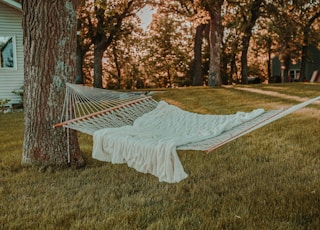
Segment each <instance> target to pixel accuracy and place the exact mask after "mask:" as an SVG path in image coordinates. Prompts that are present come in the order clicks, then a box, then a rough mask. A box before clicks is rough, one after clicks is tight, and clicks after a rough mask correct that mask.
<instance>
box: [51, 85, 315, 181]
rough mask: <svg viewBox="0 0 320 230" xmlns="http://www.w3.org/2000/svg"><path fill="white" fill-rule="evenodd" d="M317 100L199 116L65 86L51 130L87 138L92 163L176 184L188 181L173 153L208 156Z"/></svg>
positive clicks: (134, 97) (130, 96) (146, 99)
mask: <svg viewBox="0 0 320 230" xmlns="http://www.w3.org/2000/svg"><path fill="white" fill-rule="evenodd" d="M317 100H320V96H319V97H316V98H313V99H311V100H308V101H305V102H302V103H300V104H297V105H294V106H292V107H290V108H287V109H278V110H270V111H265V110H263V109H257V110H254V111H252V112H249V113H244V112H238V113H236V114H233V115H201V114H195V113H191V112H187V111H184V110H181V109H179V108H177V107H175V106H172V105H168V104H167V103H165V102H163V101H160V102H157V101H155V100H154V99H153V98H152V97H151V96H146V95H144V94H143V93H127V92H117V91H111V90H105V89H97V88H91V87H87V86H82V85H75V84H69V83H67V85H66V96H65V100H64V106H63V113H62V116H61V121H60V123H58V124H55V125H54V127H64V128H67V135H68V139H69V129H73V130H77V131H80V132H83V133H86V134H89V135H92V136H93V140H94V146H93V152H92V157H93V158H95V159H98V160H103V161H109V162H112V163H127V164H128V165H129V166H130V167H133V168H135V169H137V170H138V171H140V172H145V173H151V174H153V175H155V176H157V177H158V178H159V180H160V181H165V182H169V183H175V182H179V181H181V180H183V179H184V178H186V177H187V174H186V173H185V172H184V170H183V166H182V165H181V162H180V161H179V157H178V155H177V153H176V150H200V151H204V152H206V153H209V152H211V151H213V150H215V149H217V148H219V147H221V146H223V145H225V144H226V143H228V142H230V141H232V140H235V139H237V138H239V137H241V136H243V135H245V134H248V133H249V132H252V131H254V130H256V129H258V128H261V127H263V126H265V125H267V124H269V123H271V122H273V121H276V120H278V119H280V118H282V117H284V116H286V115H288V114H290V113H293V112H295V111H297V110H299V109H301V108H303V107H305V106H307V105H309V104H311V103H313V102H315V101H317ZM67 141H68V148H69V140H67ZM68 161H69V162H70V152H68Z"/></svg>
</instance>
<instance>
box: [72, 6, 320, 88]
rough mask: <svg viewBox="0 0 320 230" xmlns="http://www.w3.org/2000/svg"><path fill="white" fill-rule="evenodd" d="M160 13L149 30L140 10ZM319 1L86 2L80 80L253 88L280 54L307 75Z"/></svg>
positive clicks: (318, 34)
mask: <svg viewBox="0 0 320 230" xmlns="http://www.w3.org/2000/svg"><path fill="white" fill-rule="evenodd" d="M146 5H149V6H150V7H152V8H154V9H157V11H156V13H155V14H154V17H153V21H152V23H151V25H150V26H149V27H148V28H147V30H143V29H142V28H141V26H140V20H141V19H140V18H139V17H138V12H139V11H140V10H141V9H143V8H144V7H145V6H146ZM319 9H320V3H319V1H315V0H307V1H306V0H295V1H283V0H275V1H269V0H249V1H248V0H227V1H223V0H198V1H194V0H171V1H165V0H158V1H149V2H148V1H142V0H131V1H124V0H118V1H103V0H97V1H88V0H82V1H80V5H79V6H78V48H77V56H78V61H77V64H78V65H77V66H78V68H77V70H78V71H77V82H78V83H84V82H86V83H88V84H93V85H94V86H95V87H107V88H133V87H135V88H140V87H151V86H155V87H167V86H174V85H204V84H206V85H209V86H215V85H216V86H219V85H221V84H231V83H242V84H247V83H248V77H249V76H255V77H259V79H261V81H265V80H268V79H270V78H271V77H272V76H271V59H272V58H273V57H274V56H279V59H280V61H281V68H282V70H283V71H282V73H281V75H282V76H281V77H282V81H283V82H287V81H288V70H289V64H290V62H291V61H297V60H299V61H301V71H300V74H301V77H300V80H301V81H302V80H305V79H306V76H305V75H304V73H305V71H304V69H305V68H306V67H305V65H306V60H307V58H308V57H307V56H308V55H307V50H308V47H309V46H310V45H311V44H313V45H315V46H319V42H318V41H319V38H320V20H319V16H320V10H319Z"/></svg>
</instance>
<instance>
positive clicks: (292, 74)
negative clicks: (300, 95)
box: [289, 69, 300, 81]
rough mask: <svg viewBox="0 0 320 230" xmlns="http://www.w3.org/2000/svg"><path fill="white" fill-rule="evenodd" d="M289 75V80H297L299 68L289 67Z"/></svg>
mask: <svg viewBox="0 0 320 230" xmlns="http://www.w3.org/2000/svg"><path fill="white" fill-rule="evenodd" d="M289 76H290V79H291V81H299V79H300V70H299V69H290V70H289Z"/></svg>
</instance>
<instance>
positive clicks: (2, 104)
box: [0, 98, 10, 111]
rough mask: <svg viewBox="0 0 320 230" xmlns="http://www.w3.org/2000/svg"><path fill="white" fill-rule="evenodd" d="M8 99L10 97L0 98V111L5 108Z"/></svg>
mask: <svg viewBox="0 0 320 230" xmlns="http://www.w3.org/2000/svg"><path fill="white" fill-rule="evenodd" d="M9 101H10V99H7V98H4V99H3V98H0V111H1V110H3V109H5V105H6V104H7V103H8V102H9Z"/></svg>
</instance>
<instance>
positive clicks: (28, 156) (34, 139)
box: [22, 0, 84, 166]
mask: <svg viewBox="0 0 320 230" xmlns="http://www.w3.org/2000/svg"><path fill="white" fill-rule="evenodd" d="M76 2H77V1H76V0H53V1H38V0H28V1H23V5H22V8H23V12H24V14H23V30H24V35H23V39H24V53H25V57H24V75H25V81H24V108H25V111H24V124H25V131H24V144H23V156H22V163H23V164H40V165H60V166H63V165H68V164H69V163H70V164H74V165H78V166H79V165H83V163H84V160H83V158H82V156H81V153H80V149H79V145H78V140H77V136H76V133H75V132H70V134H69V140H70V143H69V147H70V149H69V150H70V151H69V153H70V155H69V156H68V154H67V153H68V145H67V141H66V139H67V133H66V132H65V131H64V130H63V129H54V128H53V127H52V125H53V124H54V123H58V122H59V119H60V116H61V112H62V107H63V99H64V92H65V83H66V82H71V81H73V79H74V74H75V57H76V55H75V53H76V30H77V21H76ZM68 158H69V159H68Z"/></svg>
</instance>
